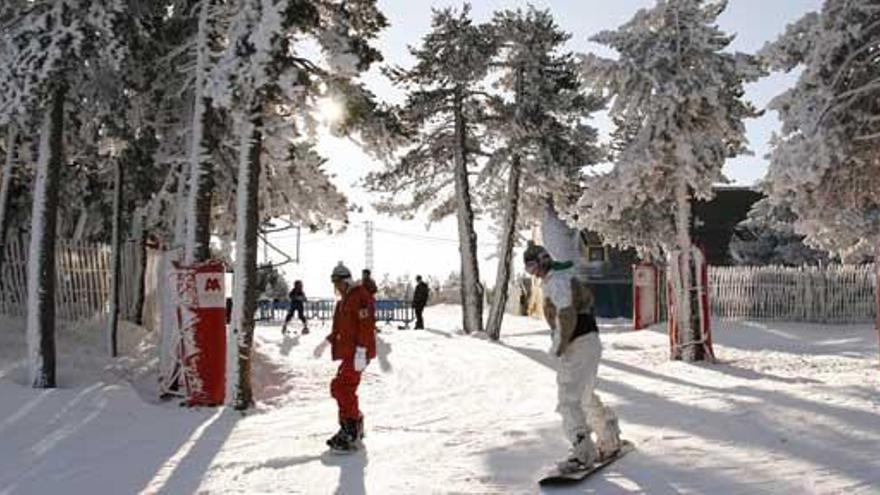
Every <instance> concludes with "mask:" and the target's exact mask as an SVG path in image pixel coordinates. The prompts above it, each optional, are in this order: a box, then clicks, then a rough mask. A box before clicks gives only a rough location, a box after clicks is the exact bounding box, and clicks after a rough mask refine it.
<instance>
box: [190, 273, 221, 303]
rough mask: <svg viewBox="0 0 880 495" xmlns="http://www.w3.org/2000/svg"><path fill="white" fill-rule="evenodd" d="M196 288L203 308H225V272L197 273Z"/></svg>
mask: <svg viewBox="0 0 880 495" xmlns="http://www.w3.org/2000/svg"><path fill="white" fill-rule="evenodd" d="M196 289H197V290H198V296H199V307H201V308H225V307H226V291H225V290H224V289H223V273H222V272H213V273H196Z"/></svg>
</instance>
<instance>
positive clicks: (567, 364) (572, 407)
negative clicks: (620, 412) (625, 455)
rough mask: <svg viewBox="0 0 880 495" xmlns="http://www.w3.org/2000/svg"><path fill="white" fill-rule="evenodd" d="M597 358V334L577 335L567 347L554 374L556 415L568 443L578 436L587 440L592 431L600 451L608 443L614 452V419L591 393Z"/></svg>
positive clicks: (616, 437)
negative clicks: (556, 395) (560, 417)
mask: <svg viewBox="0 0 880 495" xmlns="http://www.w3.org/2000/svg"><path fill="white" fill-rule="evenodd" d="M601 357H602V343H601V342H600V341H599V333H598V332H591V333H588V334H586V335H581V336H580V337H578V338H576V339H575V340H574V341H573V342H572V343H571V344H569V345H568V347H567V348H566V349H565V352H564V353H563V354H562V356H561V358H560V363H559V369H558V371H557V373H556V384H557V385H558V394H559V395H558V404H557V406H556V412H558V413H559V414H560V415H562V428H563V429H564V430H565V434H566V436H567V437H568V438H569V440H571V441H572V443H574V442H575V440H576V439H577V436H578V435H579V434H586V435H588V436H589V434H590V432H591V431H595V432H596V437H597V442H598V445H599V448H600V449H602V447H603V446H604V445H609V443H610V444H613V445H614V446H615V447H612V448H616V446H618V445H619V442H620V438H619V433H620V432H619V430H618V426H617V417H616V416H615V415H614V412H613V411H612V410H611V409H609V408H607V407H605V406H604V405H602V401H601V400H599V397H598V396H597V395H596V393H595V391H594V389H595V387H596V373H597V372H598V371H599V359H600V358H601ZM609 446H611V445H609Z"/></svg>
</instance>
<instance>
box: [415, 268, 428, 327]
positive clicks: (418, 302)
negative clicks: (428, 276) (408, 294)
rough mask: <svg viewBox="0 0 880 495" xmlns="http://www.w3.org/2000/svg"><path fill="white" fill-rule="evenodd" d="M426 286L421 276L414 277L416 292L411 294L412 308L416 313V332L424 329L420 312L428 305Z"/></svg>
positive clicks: (423, 321)
mask: <svg viewBox="0 0 880 495" xmlns="http://www.w3.org/2000/svg"><path fill="white" fill-rule="evenodd" d="M428 292H429V291H428V284H426V283H425V281H424V280H422V276H421V275H416V290H415V291H414V292H413V300H412V307H413V310H414V311H415V312H416V330H419V329H424V328H425V320H424V319H423V318H422V312H423V311H425V306H427V305H428Z"/></svg>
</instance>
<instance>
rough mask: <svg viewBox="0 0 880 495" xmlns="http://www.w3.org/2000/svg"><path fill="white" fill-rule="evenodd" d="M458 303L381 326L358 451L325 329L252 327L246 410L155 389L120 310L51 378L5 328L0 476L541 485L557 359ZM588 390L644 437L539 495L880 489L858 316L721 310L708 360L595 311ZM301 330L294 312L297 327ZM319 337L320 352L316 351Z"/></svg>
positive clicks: (878, 449) (176, 483)
mask: <svg viewBox="0 0 880 495" xmlns="http://www.w3.org/2000/svg"><path fill="white" fill-rule="evenodd" d="M460 318H461V316H460V310H459V308H458V307H455V306H439V307H430V308H428V309H427V310H426V317H425V320H426V324H427V326H428V327H429V329H428V330H424V331H422V330H419V331H416V330H399V329H397V328H393V327H386V328H384V329H383V331H382V332H381V333H380V334H379V335H380V339H381V341H380V343H379V354H380V357H379V359H377V362H373V363H371V365H370V367H369V368H368V370H367V372H366V373H365V375H364V379H363V382H362V385H361V393H360V396H361V409H362V410H363V411H364V413H365V415H366V429H367V437H366V439H365V442H366V451H365V452H363V453H359V454H355V455H350V456H339V455H333V454H329V453H327V451H326V447H325V445H324V440H325V439H326V438H327V437H329V436H330V435H331V434H332V433H333V432H334V431H335V430H336V428H337V425H336V409H335V404H334V402H333V400H332V399H331V398H330V397H329V381H330V379H331V378H332V376H333V374H334V373H335V368H336V365H335V364H334V363H331V362H330V359H329V356H327V355H325V356H324V357H323V358H322V359H315V358H314V357H313V356H312V351H313V349H314V347H315V346H316V345H317V343H318V342H319V341H320V339H321V338H322V337H323V336H324V335H325V333H326V331H327V330H326V328H321V327H317V328H314V329H313V331H312V333H311V334H309V335H306V336H301V337H297V336H292V337H288V338H282V336H281V332H280V328H279V327H278V326H260V327H258V328H257V335H256V349H257V353H258V354H257V359H256V362H255V363H254V366H255V368H254V372H255V381H256V385H257V394H258V397H259V398H260V401H261V402H260V405H259V407H258V410H257V411H255V412H253V413H251V414H248V415H247V416H241V415H240V414H238V413H236V412H234V411H231V410H222V409H219V410H213V409H199V410H190V409H185V408H180V407H178V406H177V405H176V404H174V403H167V402H166V403H163V402H159V401H157V400H156V399H155V398H154V392H153V390H154V388H155V387H154V384H155V375H154V374H153V372H152V369H154V366H155V359H154V358H153V357H152V356H153V354H154V344H153V341H154V340H155V339H152V338H150V336H146V338H144V337H145V335H144V334H143V332H142V330H141V329H138V328H136V327H131V326H127V327H126V329H125V332H123V335H124V336H125V337H124V340H123V348H124V349H126V350H127V351H128V352H129V353H133V354H134V356H133V357H132V356H130V357H125V358H121V359H119V360H116V361H111V360H109V359H107V358H104V357H103V356H102V355H101V354H100V349H102V347H101V342H102V341H101V335H100V334H101V326H100V325H99V324H93V325H88V326H85V327H83V328H79V329H76V330H74V331H71V330H67V331H65V332H63V333H62V335H60V337H59V344H58V347H59V349H60V350H61V355H60V356H59V363H60V369H59V377H60V383H61V388H59V389H56V390H48V391H37V390H32V389H30V388H27V387H26V386H24V384H25V383H26V370H25V369H24V363H25V355H26V353H25V351H24V336H23V329H22V328H21V327H22V324H21V323H20V322H4V325H3V326H4V329H5V330H4V331H3V332H2V336H0V458H2V459H3V462H2V463H0V493H2V494H6V493H10V494H12V493H69V494H79V493H83V494H93V493H174V494H176V493H303V494H324V493H328V494H329V493H339V494H361V493H372V494H425V493H442V494H446V493H493V494H494V493H499V494H500V493H504V494H507V493H537V492H538V491H539V490H538V486H537V483H536V481H537V479H538V477H539V476H540V474H541V473H542V472H543V471H544V469H545V468H546V467H548V466H549V465H551V464H552V463H553V462H554V461H555V460H557V459H559V458H560V457H561V456H563V455H564V454H565V450H566V444H565V441H564V439H563V437H562V434H561V432H560V427H559V419H558V416H557V415H556V413H555V412H554V407H555V402H556V399H555V393H556V387H555V374H554V371H553V365H554V360H553V359H552V358H550V356H548V355H547V354H546V349H547V347H548V346H549V337H548V332H547V330H546V326H545V325H544V324H543V323H542V322H541V321H540V320H533V319H528V318H521V317H509V316H508V317H507V318H506V319H505V325H504V331H503V333H502V342H501V343H492V342H489V341H486V340H482V339H480V338H475V337H471V336H466V335H463V334H461V333H460V331H459V330H458V329H459V328H460ZM600 326H601V329H602V338H603V342H604V344H605V353H604V356H603V364H602V366H601V368H600V371H599V377H600V381H599V392H600V394H601V395H602V397H603V399H604V400H605V401H606V402H607V403H609V404H610V405H612V406H613V407H614V408H615V410H616V411H617V414H618V415H619V416H620V420H621V428H622V430H623V433H624V437H625V438H628V439H629V440H632V441H633V442H634V443H635V444H636V446H637V450H636V451H635V452H632V453H630V454H629V455H628V456H626V457H625V458H624V459H622V460H621V461H620V462H618V463H616V464H614V465H612V466H609V467H608V468H607V469H606V470H604V471H603V472H602V473H601V474H598V475H596V476H595V477H593V478H591V479H589V480H588V481H585V482H583V483H581V484H579V485H576V486H574V487H571V488H567V489H562V490H559V489H553V490H547V491H546V493H602V494H616V493H652V494H676V493H688V494H690V493H712V494H734V493H741V494H761V493H768V494H769V493H823V494H824V493H828V494H830V493H847V494H851V493H855V494H872V493H880V366H878V357H877V334H876V333H875V331H874V330H873V329H872V328H871V327H870V326H868V325H862V326H819V325H804V324H793V323H756V322H715V327H716V329H715V334H714V336H715V340H716V348H715V351H716V354H717V355H718V357H719V358H720V360H721V363H720V364H714V365H709V364H697V365H688V364H684V363H681V362H670V361H668V359H667V352H668V350H667V339H666V335H665V333H663V328H661V327H657V328H655V329H652V330H647V331H640V332H633V331H631V330H629V325H628V322H627V321H623V320H620V321H605V322H601V324H600ZM293 328H294V329H296V328H298V325H296V324H295V325H294V327H293ZM328 354H329V353H328Z"/></svg>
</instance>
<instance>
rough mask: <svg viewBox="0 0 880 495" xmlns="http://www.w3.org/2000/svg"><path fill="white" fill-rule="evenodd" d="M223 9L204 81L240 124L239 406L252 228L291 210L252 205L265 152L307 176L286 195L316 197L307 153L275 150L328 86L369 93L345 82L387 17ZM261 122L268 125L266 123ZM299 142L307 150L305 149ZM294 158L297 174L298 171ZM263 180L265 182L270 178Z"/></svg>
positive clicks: (365, 62) (253, 6)
mask: <svg viewBox="0 0 880 495" xmlns="http://www.w3.org/2000/svg"><path fill="white" fill-rule="evenodd" d="M231 7H232V8H233V14H232V16H231V18H230V22H229V26H228V28H227V32H226V33H225V35H224V44H225V45H226V49H225V50H224V51H223V52H222V53H220V54H219V56H218V60H217V62H216V65H215V67H214V69H213V70H212V71H211V72H210V73H209V74H208V77H209V82H208V87H209V96H210V99H211V101H212V102H213V105H214V106H215V111H219V110H220V109H223V110H224V111H228V112H231V114H232V116H233V118H234V119H235V121H236V124H237V125H236V127H237V129H238V143H239V145H238V166H237V168H238V177H237V181H236V189H237V190H236V196H237V204H236V209H235V213H236V214H235V218H236V236H235V246H236V255H235V268H234V273H235V287H234V290H233V308H234V310H233V317H232V325H231V327H232V328H231V332H230V350H231V351H232V352H234V353H235V354H236V357H235V359H232V360H230V371H231V373H230V379H229V381H230V384H231V385H232V387H233V394H232V397H231V400H232V402H233V404H234V406H235V407H236V408H237V409H246V408H248V407H250V406H251V405H252V404H253V393H252V390H251V374H250V358H251V354H252V350H251V348H252V344H253V331H254V313H255V311H256V303H257V295H258V294H257V291H256V288H257V285H256V284H257V273H256V269H257V264H256V262H257V234H258V228H259V225H260V223H261V220H263V219H266V218H271V217H272V216H282V215H287V216H290V211H289V210H284V209H278V206H282V207H283V206H285V205H287V201H280V202H279V201H277V199H278V198H273V197H272V195H265V196H264V197H265V199H267V201H265V202H264V208H261V207H260V202H259V199H260V193H259V192H260V189H261V186H260V183H261V178H263V177H264V174H263V173H262V169H263V164H264V157H265V158H267V160H265V162H268V163H269V164H270V166H272V168H278V163H277V162H278V161H279V158H281V157H284V158H286V159H288V160H292V161H293V162H294V163H293V165H294V169H293V170H292V171H291V173H290V175H292V176H293V177H294V178H299V179H300V180H303V181H307V182H305V183H304V184H303V185H304V186H305V187H306V188H308V189H307V190H308V193H307V194H300V195H298V196H297V197H295V198H291V199H290V200H289V201H291V202H293V201H296V200H300V201H302V202H304V203H311V204H314V202H315V201H316V198H314V197H315V196H317V195H322V189H321V188H322V187H325V186H326V185H327V184H328V183H329V182H328V181H327V177H326V175H325V174H323V173H320V169H319V170H318V172H319V173H317V174H315V175H313V176H309V175H308V173H307V172H308V170H309V169H308V166H309V165H310V163H309V159H310V156H309V155H308V154H303V155H299V156H297V155H296V154H295V153H292V154H282V155H281V157H279V156H278V155H276V154H274V153H273V152H274V151H279V150H280V151H282V152H285V151H290V150H287V149H285V148H284V145H287V146H289V145H290V144H289V143H290V142H291V141H296V140H300V141H301V140H302V139H303V138H305V139H306V141H307V142H308V141H312V140H314V138H315V136H314V135H310V136H309V135H307V133H303V132H302V127H309V126H310V125H312V119H313V116H312V112H313V111H314V110H315V109H314V102H315V100H317V99H319V98H322V97H323V98H326V97H330V96H329V95H328V94H327V88H330V87H332V88H333V89H334V90H335V91H337V92H340V93H342V94H334V95H333V96H334V97H336V98H339V99H342V100H343V101H349V100H357V101H360V102H361V103H365V101H364V98H367V99H368V97H366V96H365V95H364V94H363V93H362V92H360V91H359V86H357V85H356V84H352V83H351V81H350V80H351V79H352V78H354V77H356V76H357V75H358V74H359V73H360V72H361V71H363V70H366V69H367V68H369V66H370V64H371V63H372V62H374V61H376V60H378V59H379V58H380V56H379V53H378V51H376V50H375V49H374V48H372V47H371V46H370V44H369V42H370V41H371V40H372V39H373V38H374V37H375V35H376V34H377V32H378V30H379V29H381V28H382V27H384V25H385V19H384V17H383V16H382V15H381V13H380V12H379V11H378V9H377V8H376V6H375V0H357V1H349V2H346V3H345V4H338V3H335V2H321V1H315V2H306V3H303V2H291V1H289V0H238V1H236V2H232V5H231ZM306 37H310V38H311V39H312V40H313V41H314V42H315V43H316V44H317V45H318V46H319V47H321V49H322V52H323V56H320V57H315V56H311V57H310V56H306V55H303V52H304V50H301V48H302V47H301V45H300V43H301V42H302V40H303V39H304V38H306ZM343 105H344V103H343ZM361 110H363V108H361ZM368 114H369V112H365V113H361V114H359V117H358V118H348V119H346V120H347V121H346V122H345V126H346V129H345V130H347V131H355V130H358V129H362V128H363V127H361V126H359V124H363V123H364V121H365V120H369V118H368V117H369V115H368ZM267 122H269V124H270V125H266V123H267ZM285 131H286V132H285ZM285 134H286V135H285ZM304 134H306V135H304ZM294 146H296V145H294ZM302 147H303V148H304V149H305V150H306V151H308V150H309V149H310V148H307V147H305V146H302ZM293 151H295V150H293ZM301 165H302V171H303V172H305V173H303V174H299V170H298V168H299V166H301ZM313 170H314V169H313ZM266 185H267V186H270V187H271V186H272V184H271V183H267V184H266ZM333 190H334V191H335V189H333ZM280 192H281V193H282V194H290V192H291V191H290V190H289V189H282V190H280ZM294 192H296V191H294ZM299 192H303V191H299ZM331 197H332V195H331ZM273 199H275V200H276V201H275V203H278V205H277V206H276V205H275V203H273V202H272V200H273ZM328 199H330V198H326V197H325V198H321V199H318V200H317V201H319V202H320V201H327V200H328ZM322 215H323V217H324V218H331V215H333V210H332V209H329V210H327V211H324V212H322ZM296 220H299V221H302V220H307V218H296Z"/></svg>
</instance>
